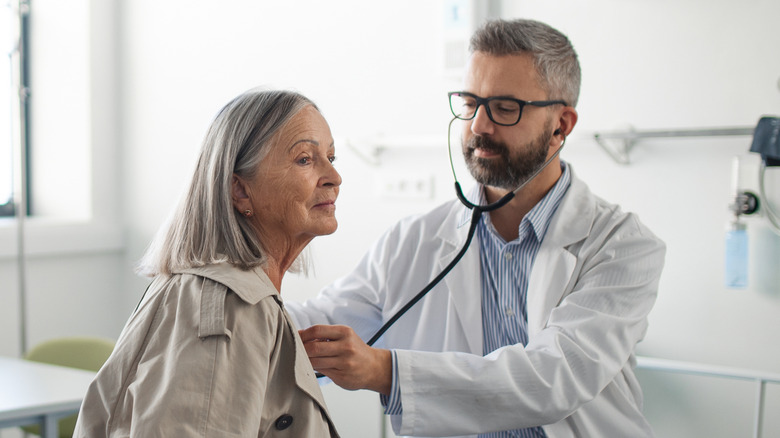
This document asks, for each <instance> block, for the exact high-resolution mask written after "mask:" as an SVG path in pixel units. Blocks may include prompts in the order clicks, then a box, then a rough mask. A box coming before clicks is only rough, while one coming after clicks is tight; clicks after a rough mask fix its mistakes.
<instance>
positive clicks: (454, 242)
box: [438, 204, 482, 354]
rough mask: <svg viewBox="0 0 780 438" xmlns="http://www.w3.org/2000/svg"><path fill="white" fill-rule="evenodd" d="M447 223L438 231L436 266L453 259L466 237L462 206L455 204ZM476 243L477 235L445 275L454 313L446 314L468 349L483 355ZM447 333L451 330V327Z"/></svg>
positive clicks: (444, 264)
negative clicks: (440, 249)
mask: <svg viewBox="0 0 780 438" xmlns="http://www.w3.org/2000/svg"><path fill="white" fill-rule="evenodd" d="M454 205H455V208H453V210H454V211H453V212H452V214H450V215H449V216H448V219H447V220H448V222H450V221H451V223H447V224H444V226H442V227H441V228H440V230H439V235H438V237H439V238H440V239H441V240H442V246H443V247H444V248H446V249H444V250H443V251H442V252H441V254H442V257H441V258H440V260H439V269H441V270H444V268H445V267H446V266H447V265H448V264H449V263H450V262H451V261H452V260H453V259H454V258H455V256H456V255H457V254H458V251H460V249H461V247H462V246H463V244H464V243H465V242H466V238H467V237H468V230H469V222H468V221H466V223H465V224H459V222H460V218H461V217H462V214H463V211H464V208H465V207H462V206H460V204H454ZM479 272H480V269H479V243H478V242H477V238H476V236H475V237H474V241H472V242H471V245H469V248H468V250H467V251H466V253H465V254H464V255H463V258H462V259H461V260H460V262H458V264H457V265H456V266H455V268H454V269H453V270H452V271H451V272H450V273H449V274H448V275H447V276H446V277H444V280H443V282H444V284H445V285H446V287H447V290H448V291H449V294H450V297H451V299H452V304H453V308H454V313H455V315H447V317H448V318H449V320H448V321H447V323H448V325H449V324H452V325H456V324H457V325H458V326H460V329H461V333H462V336H463V337H464V338H465V340H466V344H467V345H468V348H469V351H470V352H472V353H475V354H482V294H481V292H480V287H481V286H480V273H479ZM450 333H453V331H452V330H450Z"/></svg>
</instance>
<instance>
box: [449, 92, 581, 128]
mask: <svg viewBox="0 0 780 438" xmlns="http://www.w3.org/2000/svg"><path fill="white" fill-rule="evenodd" d="M453 95H458V96H466V97H470V98H472V99H474V101H475V102H476V103H477V107H476V108H475V109H474V114H473V115H472V116H471V117H463V116H460V115H458V114H456V113H455V108H453V107H452V96H453ZM447 99H448V100H449V103H450V111H451V112H452V115H453V116H455V117H456V118H458V119H460V120H473V119H474V117H476V116H477V111H479V107H480V105H482V106H483V107H484V108H485V112H487V115H488V118H489V119H490V121H491V122H493V123H495V124H496V125H500V126H514V125H517V124H518V123H520V119H521V118H522V117H523V107H525V106H526V105H531V106H537V107H546V106H550V105H557V104H561V105H565V106H568V105H569V104H568V103H566V101H565V100H520V99H515V98H514V97H507V96H493V97H479V96H477V95H476V94H473V93H469V92H467V91H450V92H449V93H447ZM492 100H511V101H513V102H516V103H517V104H518V105H519V106H520V109H519V110H518V111H517V120H515V122H514V123H500V122H497V121H495V119H493V113H492V112H491V111H490V101H492Z"/></svg>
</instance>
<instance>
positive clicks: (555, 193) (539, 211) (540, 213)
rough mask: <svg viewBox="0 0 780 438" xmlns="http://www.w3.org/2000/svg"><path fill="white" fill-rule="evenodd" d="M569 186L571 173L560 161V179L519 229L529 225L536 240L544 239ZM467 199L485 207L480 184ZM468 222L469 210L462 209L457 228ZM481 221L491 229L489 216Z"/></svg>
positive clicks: (535, 206) (529, 213)
mask: <svg viewBox="0 0 780 438" xmlns="http://www.w3.org/2000/svg"><path fill="white" fill-rule="evenodd" d="M570 185H571V171H569V165H568V164H567V163H566V162H565V161H563V160H561V177H560V178H558V181H556V182H555V185H553V187H552V189H550V191H548V192H547V194H546V195H544V198H542V199H541V200H540V201H539V202H538V203H537V204H536V205H534V207H533V208H532V209H531V211H529V212H528V214H526V215H525V217H524V218H523V221H522V222H521V224H520V227H522V226H523V222H528V223H530V224H531V229H533V231H534V234H536V238H537V239H538V240H539V241H541V240H542V238H543V237H544V234H545V233H546V232H547V227H548V226H549V225H550V221H551V220H552V216H553V214H554V213H555V210H557V208H558V205H559V204H560V203H561V199H563V195H565V194H566V190H568V188H569V186H570ZM467 198H468V199H476V200H477V202H476V204H478V205H485V203H486V200H485V190H484V187H483V186H482V184H477V185H475V186H474V187H472V188H471V190H470V191H469V194H468V196H467ZM470 220H471V209H468V208H464V209H463V214H462V215H461V218H460V222H459V223H458V227H462V226H463V225H465V224H467V223H469V221H470ZM481 221H482V222H483V223H484V224H485V225H487V226H490V227H491V228H492V226H493V225H492V224H491V223H490V215H484V214H483V215H482V218H481ZM521 235H522V233H521Z"/></svg>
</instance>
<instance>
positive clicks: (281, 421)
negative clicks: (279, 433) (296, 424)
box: [275, 414, 293, 430]
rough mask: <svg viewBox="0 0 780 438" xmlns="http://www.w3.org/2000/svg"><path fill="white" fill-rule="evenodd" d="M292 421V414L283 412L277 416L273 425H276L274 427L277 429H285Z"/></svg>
mask: <svg viewBox="0 0 780 438" xmlns="http://www.w3.org/2000/svg"><path fill="white" fill-rule="evenodd" d="M292 422H293V417H292V415H289V414H284V415H282V416H281V417H279V418H277V419H276V423H275V426H276V429H277V430H285V429H287V428H288V427H290V425H291V424H292Z"/></svg>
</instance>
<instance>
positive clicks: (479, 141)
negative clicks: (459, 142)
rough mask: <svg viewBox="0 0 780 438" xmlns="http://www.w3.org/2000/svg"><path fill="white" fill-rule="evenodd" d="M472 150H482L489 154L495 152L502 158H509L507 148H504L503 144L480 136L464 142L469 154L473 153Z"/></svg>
mask: <svg viewBox="0 0 780 438" xmlns="http://www.w3.org/2000/svg"><path fill="white" fill-rule="evenodd" d="M474 149H484V150H488V151H491V152H496V153H499V154H501V156H503V157H507V156H509V148H508V147H506V145H505V144H503V143H499V142H497V141H493V140H491V139H490V138H488V137H484V136H481V135H478V136H474V137H471V138H470V139H469V140H468V141H467V142H466V150H467V151H468V152H469V153H472V152H474Z"/></svg>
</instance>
